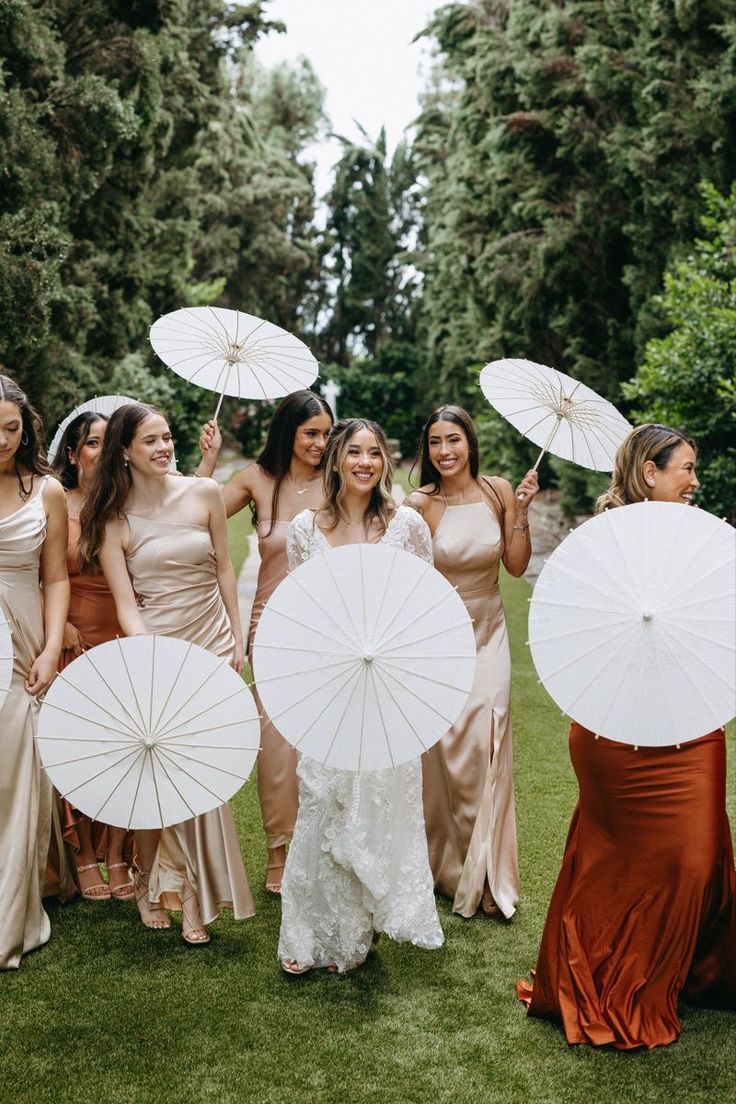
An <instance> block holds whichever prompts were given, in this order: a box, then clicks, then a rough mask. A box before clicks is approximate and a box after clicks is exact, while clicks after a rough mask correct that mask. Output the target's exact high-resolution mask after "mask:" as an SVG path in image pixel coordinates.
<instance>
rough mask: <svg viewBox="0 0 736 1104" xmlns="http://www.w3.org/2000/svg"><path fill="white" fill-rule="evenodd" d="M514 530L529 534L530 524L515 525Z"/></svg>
mask: <svg viewBox="0 0 736 1104" xmlns="http://www.w3.org/2000/svg"><path fill="white" fill-rule="evenodd" d="M514 529H518V530H519V532H520V533H527V532H528V531H529V522H527V523H526V525H516V524H515V525H514Z"/></svg>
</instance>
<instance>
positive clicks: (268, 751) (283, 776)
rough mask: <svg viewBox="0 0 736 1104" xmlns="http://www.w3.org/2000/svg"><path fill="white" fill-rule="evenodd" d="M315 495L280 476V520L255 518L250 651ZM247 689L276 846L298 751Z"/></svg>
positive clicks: (270, 838) (289, 821)
mask: <svg viewBox="0 0 736 1104" xmlns="http://www.w3.org/2000/svg"><path fill="white" fill-rule="evenodd" d="M313 497H316V498H320V497H321V493H317V494H316V495H315V494H311V495H310V492H309V490H307V492H306V493H305V494H303V495H299V494H298V493H297V492H296V491H295V490H294V489H293V487H292V486H291V485H290V484H288V483H287V482H286V481H285V480H284V481H282V483H281V487H280V488H279V513H280V514H281V515H282V517H283V518H284V520H282V521H277V522H275V523H274V525H273V528H271V522H270V520H267V519H264V520H262V521H261V520H259V522H258V551H259V553H260V556H261V566H260V568H259V569H258V582H257V585H256V593H255V597H254V598H253V608H252V610H251V616H250V626H249V628H248V652H249V653H250V649H251V647H252V644H253V638H254V637H255V634H256V629H257V628H258V621H259V618H260V616H261V613H262V612H263V607H264V606H265V605H266V602H267V601H268V599H269V598H270V597H271V595H272V594H273V592H274V590H275V589H276V587H277V586H278V585H279V583H280V582H281V581H282V579H285V578H286V575H287V572H288V564H287V561H286V532H287V530H288V528H289V524H290V522H291V521H292V519H293V518H295V517H296V515H297V514H298V513H300V512H301V511H302V510H303V509H304V508H305V507H309V506H316V505H318V503H317V502H314V501H311V499H312V498H313ZM269 529H270V530H271V531H270V532H269ZM251 689H252V690H253V693H254V695H255V698H256V703H257V705H258V711H259V713H260V714H261V750H260V751H259V753H258V799H259V801H260V804H261V816H262V817H263V828H264V831H265V833H266V846H267V847H280V846H281V845H282V844H285V843H288V842H289V840H290V839H291V837H292V835H293V833H294V825H295V823H296V815H297V810H298V808H299V782H298V779H297V775H296V751H295V750H294V748H293V747H291V745H290V744H287V742H286V740H285V739H284V738H283V736H282V735H281V734H280V733H279V732H277V731H276V729H275V728H274V727H273V725H272V724H271V721H270V720H269V718H268V716H267V715H266V713H265V710H264V709H263V706H262V705H261V701H260V698H259V697H258V693H257V690H256V687H255V686H252V687H251Z"/></svg>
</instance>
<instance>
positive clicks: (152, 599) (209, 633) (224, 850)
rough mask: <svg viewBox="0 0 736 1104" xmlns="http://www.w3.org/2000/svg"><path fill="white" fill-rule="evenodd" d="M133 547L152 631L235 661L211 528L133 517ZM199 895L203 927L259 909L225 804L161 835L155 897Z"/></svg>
mask: <svg viewBox="0 0 736 1104" xmlns="http://www.w3.org/2000/svg"><path fill="white" fill-rule="evenodd" d="M126 519H127V522H128V527H129V530H130V542H129V547H128V552H127V554H126V561H127V565H128V571H129V573H130V576H131V580H132V583H133V589H134V591H135V593H136V597H137V599H138V603H139V606H140V612H141V617H142V618H143V624H144V625H145V628H146V631H147V632H150V633H160V634H161V635H162V636H175V637H178V638H179V639H180V640H189V641H191V642H192V643H193V644H199V645H200V647H202V648H206V649H207V651H209V652H212V653H213V654H214V655H217V656H226V657H230V656H231V655H232V651H233V637H232V632H231V629H230V622H229V620H228V617H227V614H226V612H225V607H224V605H223V602H222V597H221V595H220V588H219V586H218V583H217V573H216V559H215V552H214V549H213V547H212V540H211V538H210V534H209V529H208V528H207V526H203V525H189V524H187V525H184V524H182V525H178V524H171V523H169V522H163V521H159V520H154V519H152V518H146V517H141V516H139V515H136V514H126ZM187 883H188V884H189V885H191V886H192V887H193V888H194V889H195V890H196V892H197V894H198V896H199V906H200V913H201V917H202V922H203V923H204V924H210V923H212V921H213V920H215V919H216V918H217V916H218V913H219V910H220V908H221V907H223V906H225V907H227V908H231V909H232V910H233V913H234V915H235V918H236V919H238V920H244V919H246V918H247V917H249V916H253V914H254V912H255V908H254V906H253V898H252V896H251V893H250V888H249V886H248V879H247V876H246V873H245V868H244V866H243V859H242V856H241V854H240V846H239V843H238V837H237V835H236V832H235V824H234V822H233V817H232V813H231V812H230V808H229V806H228V805H221V806H220V807H219V808H218V809H214V810H212V811H211V812H209V813H204V814H203V815H202V816H198V817H194V818H192V819H191V820H187V821H184V822H183V823H181V824H175V825H174V826H173V827H172V828H165V829H164V831H163V832H162V833H161V842H160V844H159V849H158V855H157V857H156V861H155V862H154V864H153V870H152V871H151V881H150V893H149V896H150V899H151V900H152V901H157V900H159V899H160V900H161V902H162V904H164V905H165V907H166V908H173V909H177V908H180V907H181V893H182V890H183V887H184V885H185V884H187Z"/></svg>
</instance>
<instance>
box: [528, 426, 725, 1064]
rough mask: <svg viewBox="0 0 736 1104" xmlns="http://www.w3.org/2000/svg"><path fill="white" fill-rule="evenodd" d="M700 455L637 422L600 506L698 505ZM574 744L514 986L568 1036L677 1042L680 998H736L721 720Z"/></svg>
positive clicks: (617, 1042) (625, 1044)
mask: <svg viewBox="0 0 736 1104" xmlns="http://www.w3.org/2000/svg"><path fill="white" fill-rule="evenodd" d="M695 465H696V453H695V446H694V444H693V442H692V441H691V440H690V439H689V438H688V437H686V436H685V435H684V434H682V433H680V432H678V431H677V430H674V429H671V428H670V427H668V426H663V425H649V424H648V425H642V426H639V427H638V428H637V429H634V430H633V431H632V432H631V433H629V435H628V436H627V438H626V439H625V440H624V442H623V444H622V445H621V446H620V448H619V450H618V453H617V455H616V462H615V466H614V471H613V478H612V482H611V486H610V488H609V490H608V491H607V492H606V493H605V494H604V495H602V496H601V498H600V499H599V500H598V502H597V504H596V510H597V512H601V511H603V510H606V509H615V508H617V507H619V506H627V505H631V504H633V503H639V502H643V501H644V500H645V499H649V500H652V501H653V502H663V503H679V504H681V505H689V504H691V502H692V499H693V496H694V494H695V492H696V490H697V488H698V479H697V476H696V474H695ZM588 524H590V523H588ZM540 583H541V580H540ZM647 617H649V618H651V617H652V614H651V612H647V611H645V613H644V620H645V621H646V620H647ZM622 736H623V734H622ZM570 755H571V758H572V763H573V767H574V769H575V774H576V776H577V779H578V786H579V798H578V803H577V806H576V808H575V811H574V813H573V818H572V822H571V825H570V830H569V834H568V838H567V844H566V847H565V854H564V857H563V860H562V869H561V871H560V874H559V877H558V879H557V884H556V886H555V890H554V893H553V895H552V900H551V902H550V907H549V911H548V913H547V920H546V923H545V927H544V933H543V935H542V945H541V948H540V952H539V959H538V962H537V968H536V971H535V974H534V983H533V984H530V983H529V982H527V981H519V982H518V983H517V987H516V988H517V994H518V996H519V998H520V999H521V1000H522V1001H524V1003H525V1004H526V1005H527V1007H528V1011H529V1013H530V1014H531V1015H535V1016H543V1017H547V1018H550V1019H555V1020H559V1021H561V1022H562V1025H563V1028H564V1031H565V1035H566V1038H567V1041H568V1042H569V1043H592V1044H594V1045H610V1046H613V1047H616V1048H617V1049H619V1050H629V1049H633V1048H636V1047H647V1048H651V1047H654V1046H662V1045H665V1044H667V1043H671V1042H674V1041H675V1040H676V1039H677V1037H678V1035H679V1033H680V1020H679V1017H678V1013H677V1004H678V999H679V997H680V996H685V997H686V998H687V999H688V1000H690V1001H691V1002H693V1003H696V1004H703V1005H710V1006H716V1007H727V1008H736V872H735V871H734V855H733V846H732V842H731V833H730V829H729V824H728V817H727V815H726V807H725V780H726V773H725V772H726V749H725V734H724V731H723V729H718V730H716V731H713V732H710V733H708V734H707V735H705V736H702V737H700V738H699V739H693V740H691V741H689V742H687V743H681V744H680V745H673V746H660V747H643V746H641V745H640V746H639V747H633V746H630V745H628V744H626V743H621V742H618V741H615V740H612V739H605V738H604V737H602V736H595V735H594V734H593V733H592V732H590V731H589V730H588V729H586V728H584V727H582V725H580V724H578V723H576V722H575V721H573V722H572V724H571V726H570Z"/></svg>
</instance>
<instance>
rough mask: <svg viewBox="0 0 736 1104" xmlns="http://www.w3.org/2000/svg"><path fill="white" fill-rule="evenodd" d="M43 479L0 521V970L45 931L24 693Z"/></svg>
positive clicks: (43, 833) (43, 798)
mask: <svg viewBox="0 0 736 1104" xmlns="http://www.w3.org/2000/svg"><path fill="white" fill-rule="evenodd" d="M45 482H46V481H45V479H44V480H42V481H41V485H40V487H39V485H38V482H37V481H36V480H34V483H35V487H34V494H33V497H32V498H30V499H29V500H28V501H27V502H26V503H24V504H23V505H22V506H21V507H20V508H19V509H18V510H16V511H15V513H13V514H11V515H10V516H9V517H6V518H3V519H2V520H0V606H1V607H2V610H3V612H4V614H5V616H6V617H7V619H8V621H9V623H10V630H11V634H12V639H13V655H14V657H15V658H14V662H13V674H12V679H11V683H10V691H9V693H8V695H7V697H6V698H5V702H4V704H3V706H2V710H0V969H4V970H11V969H15V968H17V967H18V966H19V965H20V960H21V956H22V955H24V954H25V953H26V952H27V951H32V950H34V949H35V948H36V947H41V946H42V945H43V944H44V943H46V942H47V941H48V939H49V936H50V934H51V925H50V924H49V918H48V916H47V915H46V913H45V912H44V910H43V907H42V905H41V894H42V891H43V883H44V875H45V871H46V853H47V851H48V846H49V836H50V832H51V807H52V791H51V783H50V782H49V781H48V779H47V777H46V773H45V771H44V770H43V769H42V767H41V761H40V759H39V757H38V755H37V753H36V748H35V743H34V739H33V737H34V733H35V731H36V724H37V719H38V709H39V703H38V701H37V700H36V699H35V698H33V697H31V695H30V694H28V693H27V692H26V690H25V688H24V685H23V683H24V680H25V677H26V675H27V674H28V670H29V668H30V666H31V664H32V663H33V661H34V660H35V659H36V657H37V656H38V655H39V654H40V653H41V652H42V651H43V646H44V628H43V616H42V613H41V592H40V589H39V567H40V561H41V549H42V546H43V542H44V539H45V537H46V514H45V511H44V506H43V497H42V495H43V487H44V484H45Z"/></svg>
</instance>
